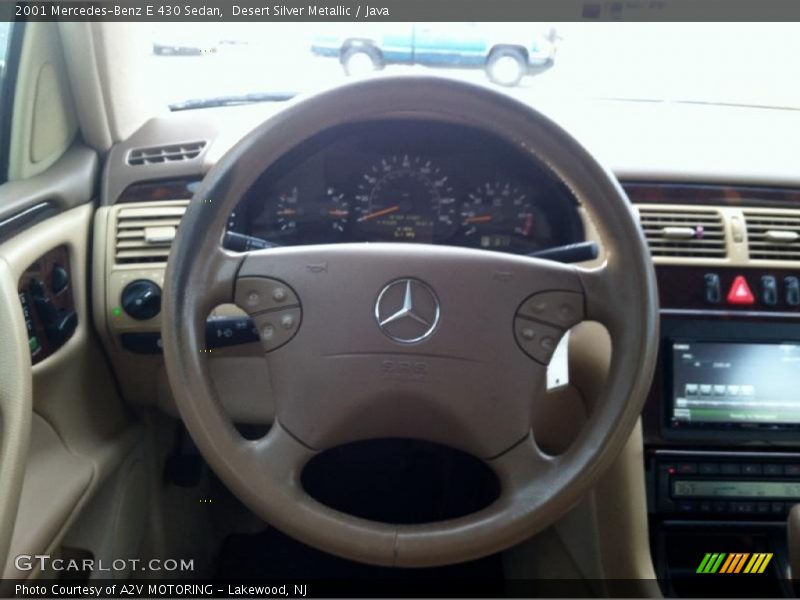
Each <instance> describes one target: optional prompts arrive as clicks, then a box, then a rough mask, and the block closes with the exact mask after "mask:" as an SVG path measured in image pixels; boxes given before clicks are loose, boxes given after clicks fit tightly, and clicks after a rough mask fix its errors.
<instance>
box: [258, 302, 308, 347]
mask: <svg viewBox="0 0 800 600" xmlns="http://www.w3.org/2000/svg"><path fill="white" fill-rule="evenodd" d="M300 316H301V313H300V308H299V307H298V308H287V309H285V310H276V311H271V312H265V313H261V314H258V315H255V316H253V322H254V323H255V326H256V330H257V331H258V335H259V337H260V338H261V345H262V346H263V347H264V351H265V352H272V351H273V350H277V349H278V348H280V347H281V346H283V345H284V344H286V343H287V342H288V341H289V340H291V339H292V338H293V337H294V335H295V334H296V333H297V330H298V329H299V327H300Z"/></svg>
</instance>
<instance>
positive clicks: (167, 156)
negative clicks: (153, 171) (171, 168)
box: [128, 142, 206, 165]
mask: <svg viewBox="0 0 800 600" xmlns="http://www.w3.org/2000/svg"><path fill="white" fill-rule="evenodd" d="M205 147H206V143H205V142H188V143H186V144H174V145H172V146H155V147H153V148H137V149H135V150H131V151H130V154H128V164H129V165H153V164H158V163H168V162H177V161H181V160H192V159H193V158H197V157H198V156H200V153H201V152H202V151H203V148H205Z"/></svg>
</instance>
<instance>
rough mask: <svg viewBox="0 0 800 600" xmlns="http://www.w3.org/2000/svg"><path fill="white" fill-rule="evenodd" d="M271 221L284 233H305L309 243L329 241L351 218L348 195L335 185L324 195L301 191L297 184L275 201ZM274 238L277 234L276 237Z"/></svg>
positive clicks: (273, 228)
mask: <svg viewBox="0 0 800 600" xmlns="http://www.w3.org/2000/svg"><path fill="white" fill-rule="evenodd" d="M274 206H275V210H274V212H273V215H272V219H270V221H272V223H271V224H269V225H268V227H269V228H270V229H272V230H273V231H275V230H277V232H276V233H278V234H279V237H280V236H286V235H297V236H302V238H303V241H304V242H306V243H325V242H328V241H332V240H331V239H329V238H330V237H331V233H341V232H342V231H344V228H345V226H346V225H347V222H348V220H349V218H350V205H349V202H348V201H347V199H346V198H345V195H344V194H343V193H342V192H339V191H337V190H336V189H335V188H333V187H327V188H325V190H323V192H322V193H321V194H320V193H318V194H314V195H312V194H301V192H300V190H299V189H298V187H297V186H294V187H292V188H291V189H290V190H288V191H285V192H282V193H280V194H279V195H278V198H277V199H276V201H275V204H274ZM273 237H274V236H273Z"/></svg>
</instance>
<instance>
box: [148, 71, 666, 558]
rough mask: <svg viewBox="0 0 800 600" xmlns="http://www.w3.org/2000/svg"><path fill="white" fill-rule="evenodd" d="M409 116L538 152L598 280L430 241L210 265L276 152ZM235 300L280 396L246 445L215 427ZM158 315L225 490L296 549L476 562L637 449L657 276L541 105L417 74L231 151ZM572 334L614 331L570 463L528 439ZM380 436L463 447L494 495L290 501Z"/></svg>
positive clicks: (363, 86) (327, 104) (205, 198)
mask: <svg viewBox="0 0 800 600" xmlns="http://www.w3.org/2000/svg"><path fill="white" fill-rule="evenodd" d="M406 118H407V119H415V120H431V121H445V122H450V123H458V124H463V125H468V126H471V127H474V128H478V129H481V130H484V131H485V132H488V133H490V134H492V135H495V136H498V137H500V138H502V139H504V140H507V141H508V142H510V143H512V144H514V145H515V146H516V147H518V148H520V149H521V150H522V151H524V152H527V153H530V155H531V156H532V158H533V159H534V160H536V161H538V162H540V163H541V164H543V165H545V166H546V168H548V169H549V170H550V171H551V172H552V174H553V176H555V177H557V178H558V179H560V180H561V181H563V182H564V183H565V184H566V185H567V186H568V187H569V188H570V189H571V190H572V192H573V193H574V195H575V197H576V198H578V199H579V201H580V202H581V204H582V205H583V206H584V207H585V208H586V210H587V211H588V212H589V215H590V217H591V218H592V220H593V221H594V223H595V225H596V226H597V228H598V230H599V232H600V235H601V238H602V241H603V245H604V249H605V253H606V257H607V260H606V262H605V264H604V266H602V267H600V268H597V269H592V270H589V269H582V268H579V267H575V266H565V265H562V264H557V263H553V262H549V261H544V260H538V259H533V258H527V257H521V256H515V255H508V254H502V253H496V252H485V251H480V250H473V249H465V248H455V247H448V246H430V245H422V244H382V243H381V244H337V245H326V246H299V247H289V248H273V249H269V250H262V251H257V252H252V253H248V254H235V253H231V252H228V251H225V250H224V249H222V247H221V242H220V240H221V239H222V236H223V232H224V229H225V224H226V221H227V219H228V215H229V214H230V212H231V211H232V210H233V209H234V208H235V206H236V204H237V203H238V202H239V200H240V199H241V198H242V197H243V195H244V194H245V192H246V191H247V190H248V189H249V188H250V187H251V186H252V185H253V184H254V183H255V181H256V179H257V178H258V177H259V176H260V175H261V174H262V173H263V172H264V170H265V169H267V168H268V167H269V166H270V165H272V164H273V163H275V162H276V161H277V160H278V159H280V158H281V157H282V156H284V155H285V153H286V152H288V151H289V150H291V149H292V148H294V147H296V146H297V145H298V144H299V143H301V142H303V141H304V140H307V139H308V138H309V137H311V136H313V135H315V134H318V133H320V132H322V131H326V130H328V129H330V128H332V127H335V126H338V125H343V124H348V123H355V122H363V121H375V120H382V119H395V120H396V119H406ZM227 302H236V303H237V304H238V305H239V306H240V307H241V308H243V309H244V310H246V311H247V312H248V313H250V314H251V316H252V317H253V319H254V321H255V322H256V324H257V326H258V328H259V331H260V332H261V338H262V343H263V344H264V349H265V359H266V361H267V363H268V367H267V368H269V370H270V374H271V379H272V381H273V389H269V390H266V389H265V390H253V394H254V396H259V395H260V396H261V397H267V395H268V394H271V395H272V397H273V399H274V402H275V406H276V419H275V423H274V425H273V427H272V428H271V430H270V431H269V433H268V434H267V435H266V436H265V437H264V438H263V439H260V440H257V441H249V440H246V439H244V438H243V437H241V436H240V435H239V434H238V433H237V431H236V429H235V428H234V427H233V426H232V424H231V423H230V421H229V419H228V418H227V417H226V416H225V414H224V411H223V410H222V408H221V405H220V402H219V400H218V397H217V393H216V391H215V389H214V386H213V384H212V381H211V379H210V375H209V373H210V370H209V368H208V364H207V362H208V355H207V353H205V352H203V349H204V332H205V321H206V317H207V315H208V314H209V312H210V311H211V310H212V309H213V308H214V307H215V306H217V305H219V304H222V303H227ZM164 305H165V314H164V319H165V321H164V329H163V339H164V355H165V359H166V364H167V369H168V373H169V378H170V383H171V385H172V390H173V392H174V395H175V399H176V402H177V404H178V408H179V410H180V413H181V415H182V417H183V420H184V422H185V423H186V426H187V428H188V430H189V432H190V433H191V435H192V437H193V438H194V440H195V442H196V443H197V445H198V447H199V448H200V450H201V452H202V453H203V455H204V456H205V458H206V459H207V460H208V462H209V464H210V465H211V467H212V468H213V469H214V471H215V472H216V473H217V475H218V476H219V477H220V478H221V479H222V481H224V482H225V483H226V484H227V485H228V486H229V488H230V489H231V490H232V491H233V492H234V493H235V494H236V495H237V496H238V497H239V498H240V499H241V500H242V501H243V502H244V503H245V504H247V505H248V506H249V507H250V508H252V509H253V510H254V511H255V512H256V513H258V514H259V515H260V516H262V517H263V518H264V519H265V520H267V521H268V522H269V523H271V524H272V525H274V526H275V527H277V528H279V529H281V530H283V531H284V532H286V533H287V534H289V535H292V536H294V537H296V538H298V539H300V540H302V541H304V542H306V543H308V544H310V545H312V546H315V547H317V548H320V549H322V550H325V551H328V552H331V553H334V554H337V555H340V556H343V557H347V558H351V559H354V560H359V561H363V562H367V563H373V564H379V565H397V566H430V565H440V564H446V563H453V562H459V561H465V560H468V559H474V558H477V557H480V556H483V555H487V554H490V553H493V552H497V551H500V550H503V549H505V548H507V547H509V546H511V545H513V544H515V543H517V542H520V541H521V540H523V539H525V538H527V537H529V536H530V535H531V534H533V533H535V532H537V531H539V530H541V529H543V528H544V527H546V526H547V525H549V524H551V523H552V522H553V521H555V520H556V519H557V518H558V517H560V516H561V515H563V514H564V513H565V512H566V511H567V510H569V509H570V508H571V507H572V506H574V505H575V504H576V503H577V502H578V501H579V500H580V499H581V497H582V495H583V494H584V493H585V492H586V491H587V490H588V489H589V487H590V486H591V485H592V484H593V483H594V482H595V481H596V480H597V478H598V476H599V475H600V474H601V473H602V472H603V471H604V470H605V469H606V468H607V467H608V466H609V465H610V463H611V461H612V460H613V459H614V458H615V457H616V455H617V454H618V452H619V451H620V449H621V448H622V446H623V444H624V443H625V442H626V440H627V439H628V436H629V435H630V433H631V431H632V428H633V426H634V424H635V423H636V420H637V418H638V417H639V414H640V412H641V408H642V405H643V402H644V398H645V395H646V393H647V391H648V388H649V385H650V381H651V377H652V373H653V368H654V363H655V357H656V349H657V335H658V334H657V310H658V306H657V300H656V284H655V278H654V273H653V267H652V264H651V261H650V258H649V254H648V251H647V247H646V244H645V241H644V239H643V237H642V234H641V232H640V230H639V227H638V225H637V221H636V218H635V216H634V213H633V211H632V209H631V207H630V205H629V202H628V200H627V198H626V196H625V194H624V192H623V191H622V189H621V187H620V186H619V184H618V183H617V181H616V180H615V178H614V177H613V176H612V175H611V174H610V173H609V172H608V171H606V170H605V169H603V168H602V167H601V166H600V165H599V164H598V163H597V162H596V161H595V160H594V159H593V158H592V156H590V155H589V154H588V153H587V152H586V150H584V149H583V148H582V147H581V146H580V145H579V144H578V143H577V142H576V141H575V140H574V139H573V138H572V137H570V136H569V135H568V134H567V133H566V132H564V131H563V130H562V129H561V128H559V127H558V126H557V125H555V124H554V123H552V122H551V121H550V120H548V119H547V118H545V117H544V116H542V115H541V114H539V113H538V112H536V111H535V110H533V109H531V108H529V107H527V106H525V105H523V104H521V103H519V102H517V101H515V100H513V99H511V98H509V97H507V96H505V95H501V94H499V93H496V92H494V91H492V90H490V89H488V88H483V87H477V86H473V85H468V84H465V83H458V82H454V81H450V80H444V79H438V78H428V77H399V78H377V79H373V80H368V81H363V82H359V83H354V84H349V85H346V86H343V87H340V88H336V89H333V90H330V91H326V92H324V93H321V94H319V95H317V96H314V97H311V98H308V99H305V100H303V101H301V102H297V103H295V104H293V105H292V106H290V107H288V108H287V109H286V110H283V111H281V112H280V113H279V114H278V115H277V116H275V117H274V118H272V119H270V120H269V121H267V122H265V123H264V124H263V125H261V126H260V127H258V128H257V129H256V130H255V131H253V132H252V133H250V134H249V135H248V136H247V137H246V138H244V139H243V140H242V141H241V142H239V143H238V144H237V145H236V146H235V147H234V148H233V149H232V150H230V152H228V153H227V154H226V155H225V156H224V157H223V158H222V159H221V160H220V161H219V162H218V163H217V164H216V166H214V168H212V169H211V171H210V172H209V173H208V175H207V176H206V178H205V179H204V181H203V184H202V186H201V188H200V189H199V190H198V191H197V194H196V195H195V197H194V198H193V200H192V202H191V204H190V206H189V208H188V210H187V212H186V215H185V216H184V217H183V221H182V223H181V226H180V229H179V231H178V235H177V238H176V240H175V243H174V245H173V248H172V253H171V255H170V258H169V264H168V269H167V277H166V283H165V298H164ZM404 310H405V312H403V311H404ZM410 313H413V314H410ZM393 317H396V318H393ZM582 320H594V321H599V322H601V323H603V324H604V325H605V326H606V328H607V329H608V331H609V334H610V337H611V340H612V345H613V356H612V360H611V365H610V370H609V376H608V380H607V383H606V385H605V386H604V387H603V389H601V390H598V394H599V396H600V397H599V398H598V400H597V403H596V408H595V409H594V412H593V414H592V415H591V417H590V420H589V422H588V423H587V425H586V426H585V427H584V429H583V430H582V432H581V434H580V435H579V437H578V438H577V439H576V440H575V442H573V444H572V445H571V447H570V448H569V449H568V450H567V451H566V452H565V453H564V454H562V455H559V456H548V455H546V454H545V453H544V452H542V451H541V450H540V449H539V447H538V446H537V444H536V440H535V439H534V437H533V434H532V432H531V427H530V423H531V414H532V410H533V406H534V402H535V401H536V399H535V398H534V397H533V396H534V390H536V389H537V388H538V387H539V385H538V384H539V382H541V380H542V378H544V377H545V374H546V363H547V361H548V360H549V356H550V351H551V350H552V347H553V345H554V344H555V342H557V340H558V339H559V338H560V336H561V335H562V334H563V333H564V331H565V330H567V329H569V328H570V327H571V326H572V325H574V324H576V323H578V322H580V321H582ZM378 437H401V438H417V439H424V440H429V441H432V442H436V443H440V444H446V445H449V446H452V447H456V448H459V449H461V450H464V451H466V452H469V453H471V454H473V455H474V456H476V457H479V458H481V459H483V460H484V461H485V462H486V463H487V464H488V465H489V466H490V467H491V468H492V469H493V470H494V471H495V473H496V474H497V475H498V477H499V480H500V484H501V489H502V491H501V494H500V497H499V498H498V499H497V500H496V501H494V502H493V503H492V504H490V505H489V506H487V507H486V508H484V509H482V510H480V511H478V512H475V513H473V514H470V515H467V516H464V517H461V518H457V519H452V520H448V521H441V522H435V523H429V524H422V525H394V524H389V523H379V522H373V521H368V520H365V519H361V518H357V517H354V516H351V515H347V514H344V513H341V512H338V511H336V510H333V509H331V508H329V507H326V506H324V505H322V504H321V503H319V502H317V501H316V500H314V499H313V498H311V497H310V496H309V495H308V494H307V493H306V492H305V491H304V490H303V487H302V485H301V482H300V474H301V471H302V468H303V466H304V465H305V464H306V463H307V462H308V461H309V459H310V458H311V457H313V456H314V455H315V454H316V453H318V452H320V451H322V450H324V449H327V448H330V447H332V446H335V445H338V444H341V443H345V442H349V441H354V440H361V439H368V438H378Z"/></svg>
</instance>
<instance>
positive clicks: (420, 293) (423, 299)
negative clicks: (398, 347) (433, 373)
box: [375, 279, 439, 344]
mask: <svg viewBox="0 0 800 600" xmlns="http://www.w3.org/2000/svg"><path fill="white" fill-rule="evenodd" d="M375 319H376V320H377V321H378V327H380V328H381V331H383V333H385V334H386V335H387V336H388V337H390V338H391V339H393V340H394V341H395V342H400V343H401V344H413V343H414V342H421V341H422V340H424V339H426V338H428V337H430V335H431V334H432V333H433V332H434V330H435V329H436V326H437V325H438V324H439V299H438V298H437V297H436V294H434V293H433V290H432V289H431V288H430V287H429V286H428V285H427V284H425V283H423V282H422V281H420V280H418V279H398V280H396V281H392V282H391V283H389V284H388V285H387V286H386V287H385V288H383V289H382V290H381V293H380V294H378V299H377V301H376V302H375Z"/></svg>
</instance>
